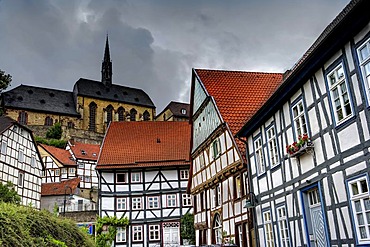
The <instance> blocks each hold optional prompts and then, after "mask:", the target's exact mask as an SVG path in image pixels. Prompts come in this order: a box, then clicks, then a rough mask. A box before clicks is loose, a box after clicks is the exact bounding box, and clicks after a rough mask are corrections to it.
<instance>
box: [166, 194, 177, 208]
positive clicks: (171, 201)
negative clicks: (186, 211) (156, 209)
mask: <svg viewBox="0 0 370 247" xmlns="http://www.w3.org/2000/svg"><path fill="white" fill-rule="evenodd" d="M167 207H176V195H167Z"/></svg>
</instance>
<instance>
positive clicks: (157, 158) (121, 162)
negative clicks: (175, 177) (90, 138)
mask: <svg viewBox="0 0 370 247" xmlns="http://www.w3.org/2000/svg"><path fill="white" fill-rule="evenodd" d="M189 153H190V125H189V123H187V122H146V121H145V122H112V123H111V124H110V126H109V128H108V130H107V132H106V134H105V138H104V142H103V144H102V148H101V153H100V156H99V160H98V165H97V167H96V168H97V169H102V168H131V167H143V166H168V165H183V164H184V163H185V164H188V165H189V164H190V161H189Z"/></svg>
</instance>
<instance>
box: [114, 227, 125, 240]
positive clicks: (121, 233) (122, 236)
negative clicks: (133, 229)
mask: <svg viewBox="0 0 370 247" xmlns="http://www.w3.org/2000/svg"><path fill="white" fill-rule="evenodd" d="M116 241H117V242H126V229H125V228H123V227H117V235H116Z"/></svg>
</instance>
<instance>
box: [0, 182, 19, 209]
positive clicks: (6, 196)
mask: <svg viewBox="0 0 370 247" xmlns="http://www.w3.org/2000/svg"><path fill="white" fill-rule="evenodd" d="M0 202H10V203H15V204H19V203H20V202H21V197H20V196H19V195H18V193H17V191H15V189H14V185H13V183H12V182H10V181H8V182H7V183H6V184H3V183H1V182H0Z"/></svg>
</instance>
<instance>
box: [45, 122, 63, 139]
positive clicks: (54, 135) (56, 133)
mask: <svg viewBox="0 0 370 247" xmlns="http://www.w3.org/2000/svg"><path fill="white" fill-rule="evenodd" d="M62 133H63V130H62V125H61V124H60V123H55V124H54V125H53V126H52V127H50V128H49V129H48V131H47V132H46V138H48V139H57V140H59V139H60V138H61V137H62Z"/></svg>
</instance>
